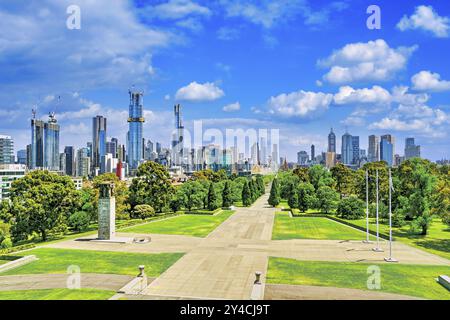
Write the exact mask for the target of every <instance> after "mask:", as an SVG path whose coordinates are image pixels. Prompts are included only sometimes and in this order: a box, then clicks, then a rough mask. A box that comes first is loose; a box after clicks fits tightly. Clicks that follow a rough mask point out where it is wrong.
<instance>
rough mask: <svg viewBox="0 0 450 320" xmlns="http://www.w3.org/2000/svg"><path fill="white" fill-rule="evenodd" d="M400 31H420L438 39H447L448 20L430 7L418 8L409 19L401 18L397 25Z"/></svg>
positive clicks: (449, 24)
mask: <svg viewBox="0 0 450 320" xmlns="http://www.w3.org/2000/svg"><path fill="white" fill-rule="evenodd" d="M397 28H398V29H400V30H401V31H405V30H416V29H422V30H425V31H428V32H431V33H433V34H434V36H435V37H438V38H447V37H448V31H449V29H450V19H449V18H448V17H441V16H439V15H438V14H437V12H435V11H434V10H433V7H432V6H423V5H422V6H418V7H416V11H415V13H414V14H413V15H411V16H410V17H408V16H406V15H405V16H403V18H402V19H401V20H400V22H399V23H398V24H397Z"/></svg>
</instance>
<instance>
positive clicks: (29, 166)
mask: <svg viewBox="0 0 450 320" xmlns="http://www.w3.org/2000/svg"><path fill="white" fill-rule="evenodd" d="M32 153H33V152H32V148H31V144H27V167H28V168H31V155H32Z"/></svg>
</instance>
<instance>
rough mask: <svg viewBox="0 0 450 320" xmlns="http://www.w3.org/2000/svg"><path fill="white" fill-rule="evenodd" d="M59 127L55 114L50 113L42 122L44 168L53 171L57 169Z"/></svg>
mask: <svg viewBox="0 0 450 320" xmlns="http://www.w3.org/2000/svg"><path fill="white" fill-rule="evenodd" d="M59 129H60V128H59V124H58V122H57V120H56V117H55V114H54V113H50V114H49V119H48V122H47V123H46V124H44V132H45V135H44V141H45V148H44V155H45V156H44V168H47V169H49V170H54V171H57V170H58V169H59Z"/></svg>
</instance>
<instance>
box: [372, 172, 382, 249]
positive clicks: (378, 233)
mask: <svg viewBox="0 0 450 320" xmlns="http://www.w3.org/2000/svg"><path fill="white" fill-rule="evenodd" d="M376 185H377V192H376V193H377V246H376V247H375V248H373V249H372V250H373V251H375V252H383V249H381V248H380V224H379V205H378V202H379V192H378V169H377V183H376Z"/></svg>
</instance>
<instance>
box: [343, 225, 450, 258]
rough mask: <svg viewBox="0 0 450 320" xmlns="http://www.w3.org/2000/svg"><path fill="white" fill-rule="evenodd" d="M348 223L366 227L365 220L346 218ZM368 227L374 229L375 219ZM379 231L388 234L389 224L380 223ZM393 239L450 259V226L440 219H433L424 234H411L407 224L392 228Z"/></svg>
mask: <svg viewBox="0 0 450 320" xmlns="http://www.w3.org/2000/svg"><path fill="white" fill-rule="evenodd" d="M346 221H347V222H349V223H352V224H355V225H358V226H362V227H364V228H365V227H366V220H365V219H359V220H346ZM369 228H370V230H372V231H376V221H375V219H374V218H371V219H370V223H369ZM380 233H382V234H385V235H387V236H388V235H389V225H388V224H386V223H380ZM392 235H393V237H394V239H395V240H397V241H400V242H403V243H406V244H409V245H411V246H413V247H416V248H419V249H422V250H426V251H428V252H431V253H434V254H436V255H439V256H441V257H444V258H446V259H450V227H449V226H447V225H445V224H444V223H442V221H441V220H440V219H434V221H433V223H432V224H431V227H430V229H429V230H428V234H427V235H426V236H422V235H418V234H411V232H410V226H409V224H407V225H405V226H403V227H401V228H395V227H394V228H392Z"/></svg>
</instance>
